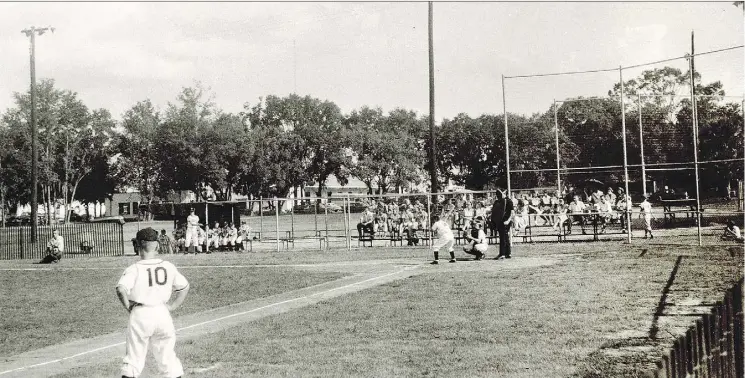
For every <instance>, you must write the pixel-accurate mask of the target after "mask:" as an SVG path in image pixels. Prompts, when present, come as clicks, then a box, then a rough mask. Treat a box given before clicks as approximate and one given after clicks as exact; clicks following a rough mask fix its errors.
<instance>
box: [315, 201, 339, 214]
mask: <svg viewBox="0 0 745 378" xmlns="http://www.w3.org/2000/svg"><path fill="white" fill-rule="evenodd" d="M327 208H328V212H329V213H338V212H340V211H342V208H341V206H339V205H337V204H335V203H333V202H327V203H321V204H320V205H318V211H319V212H322V211H326V209H327Z"/></svg>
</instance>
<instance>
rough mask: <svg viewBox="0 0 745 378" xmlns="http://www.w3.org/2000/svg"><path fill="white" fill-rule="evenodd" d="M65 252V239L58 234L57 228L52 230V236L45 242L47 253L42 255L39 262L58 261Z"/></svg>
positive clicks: (49, 262)
mask: <svg viewBox="0 0 745 378" xmlns="http://www.w3.org/2000/svg"><path fill="white" fill-rule="evenodd" d="M64 252H65V239H64V238H63V237H62V235H60V234H59V230H56V229H55V230H54V231H52V237H51V238H50V239H49V241H48V242H47V255H46V256H44V258H43V259H41V261H39V264H52V263H58V262H59V261H60V260H61V259H62V254H63V253H64Z"/></svg>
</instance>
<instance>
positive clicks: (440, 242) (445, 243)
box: [432, 215, 455, 264]
mask: <svg viewBox="0 0 745 378" xmlns="http://www.w3.org/2000/svg"><path fill="white" fill-rule="evenodd" d="M432 220H433V221H435V223H434V224H433V225H432V232H433V233H434V234H436V235H437V242H435V243H433V244H432V250H433V253H434V255H435V259H434V260H433V261H432V264H439V262H438V261H437V260H438V259H439V257H440V253H439V252H440V251H441V250H444V249H445V248H446V247H447V250H448V252H449V253H450V262H451V263H454V262H455V250H454V249H453V245H455V236H453V230H451V229H450V226H449V225H448V224H447V222H445V221H444V220H442V219H440V217H439V216H437V215H433V216H432Z"/></svg>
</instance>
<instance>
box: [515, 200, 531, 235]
mask: <svg viewBox="0 0 745 378" xmlns="http://www.w3.org/2000/svg"><path fill="white" fill-rule="evenodd" d="M513 224H514V228H513V230H514V231H515V232H523V231H524V230H525V228H526V227H527V226H528V206H527V205H526V204H525V202H524V201H523V200H518V201H517V208H515V218H514V223H513Z"/></svg>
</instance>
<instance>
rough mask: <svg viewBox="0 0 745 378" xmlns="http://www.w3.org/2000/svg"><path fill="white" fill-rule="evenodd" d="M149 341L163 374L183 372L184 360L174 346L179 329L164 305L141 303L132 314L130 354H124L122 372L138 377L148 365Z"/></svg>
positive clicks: (129, 336)
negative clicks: (146, 363)
mask: <svg viewBox="0 0 745 378" xmlns="http://www.w3.org/2000/svg"><path fill="white" fill-rule="evenodd" d="M148 344H150V345H152V348H153V357H154V359H155V362H156V363H157V364H158V365H157V368H158V371H159V372H160V374H163V375H164V376H166V377H179V376H182V375H184V368H183V366H182V365H181V361H180V360H179V359H178V357H176V352H175V351H174V350H173V348H174V347H175V346H176V329H175V328H174V327H173V319H171V314H170V313H169V312H168V308H166V306H165V305H162V306H155V307H149V306H138V307H135V308H133V309H132V312H130V314H129V326H128V327H127V354H126V355H125V356H124V365H123V366H122V375H126V376H128V377H139V376H140V375H141V374H142V369H143V368H144V367H145V358H146V356H147V348H148Z"/></svg>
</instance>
